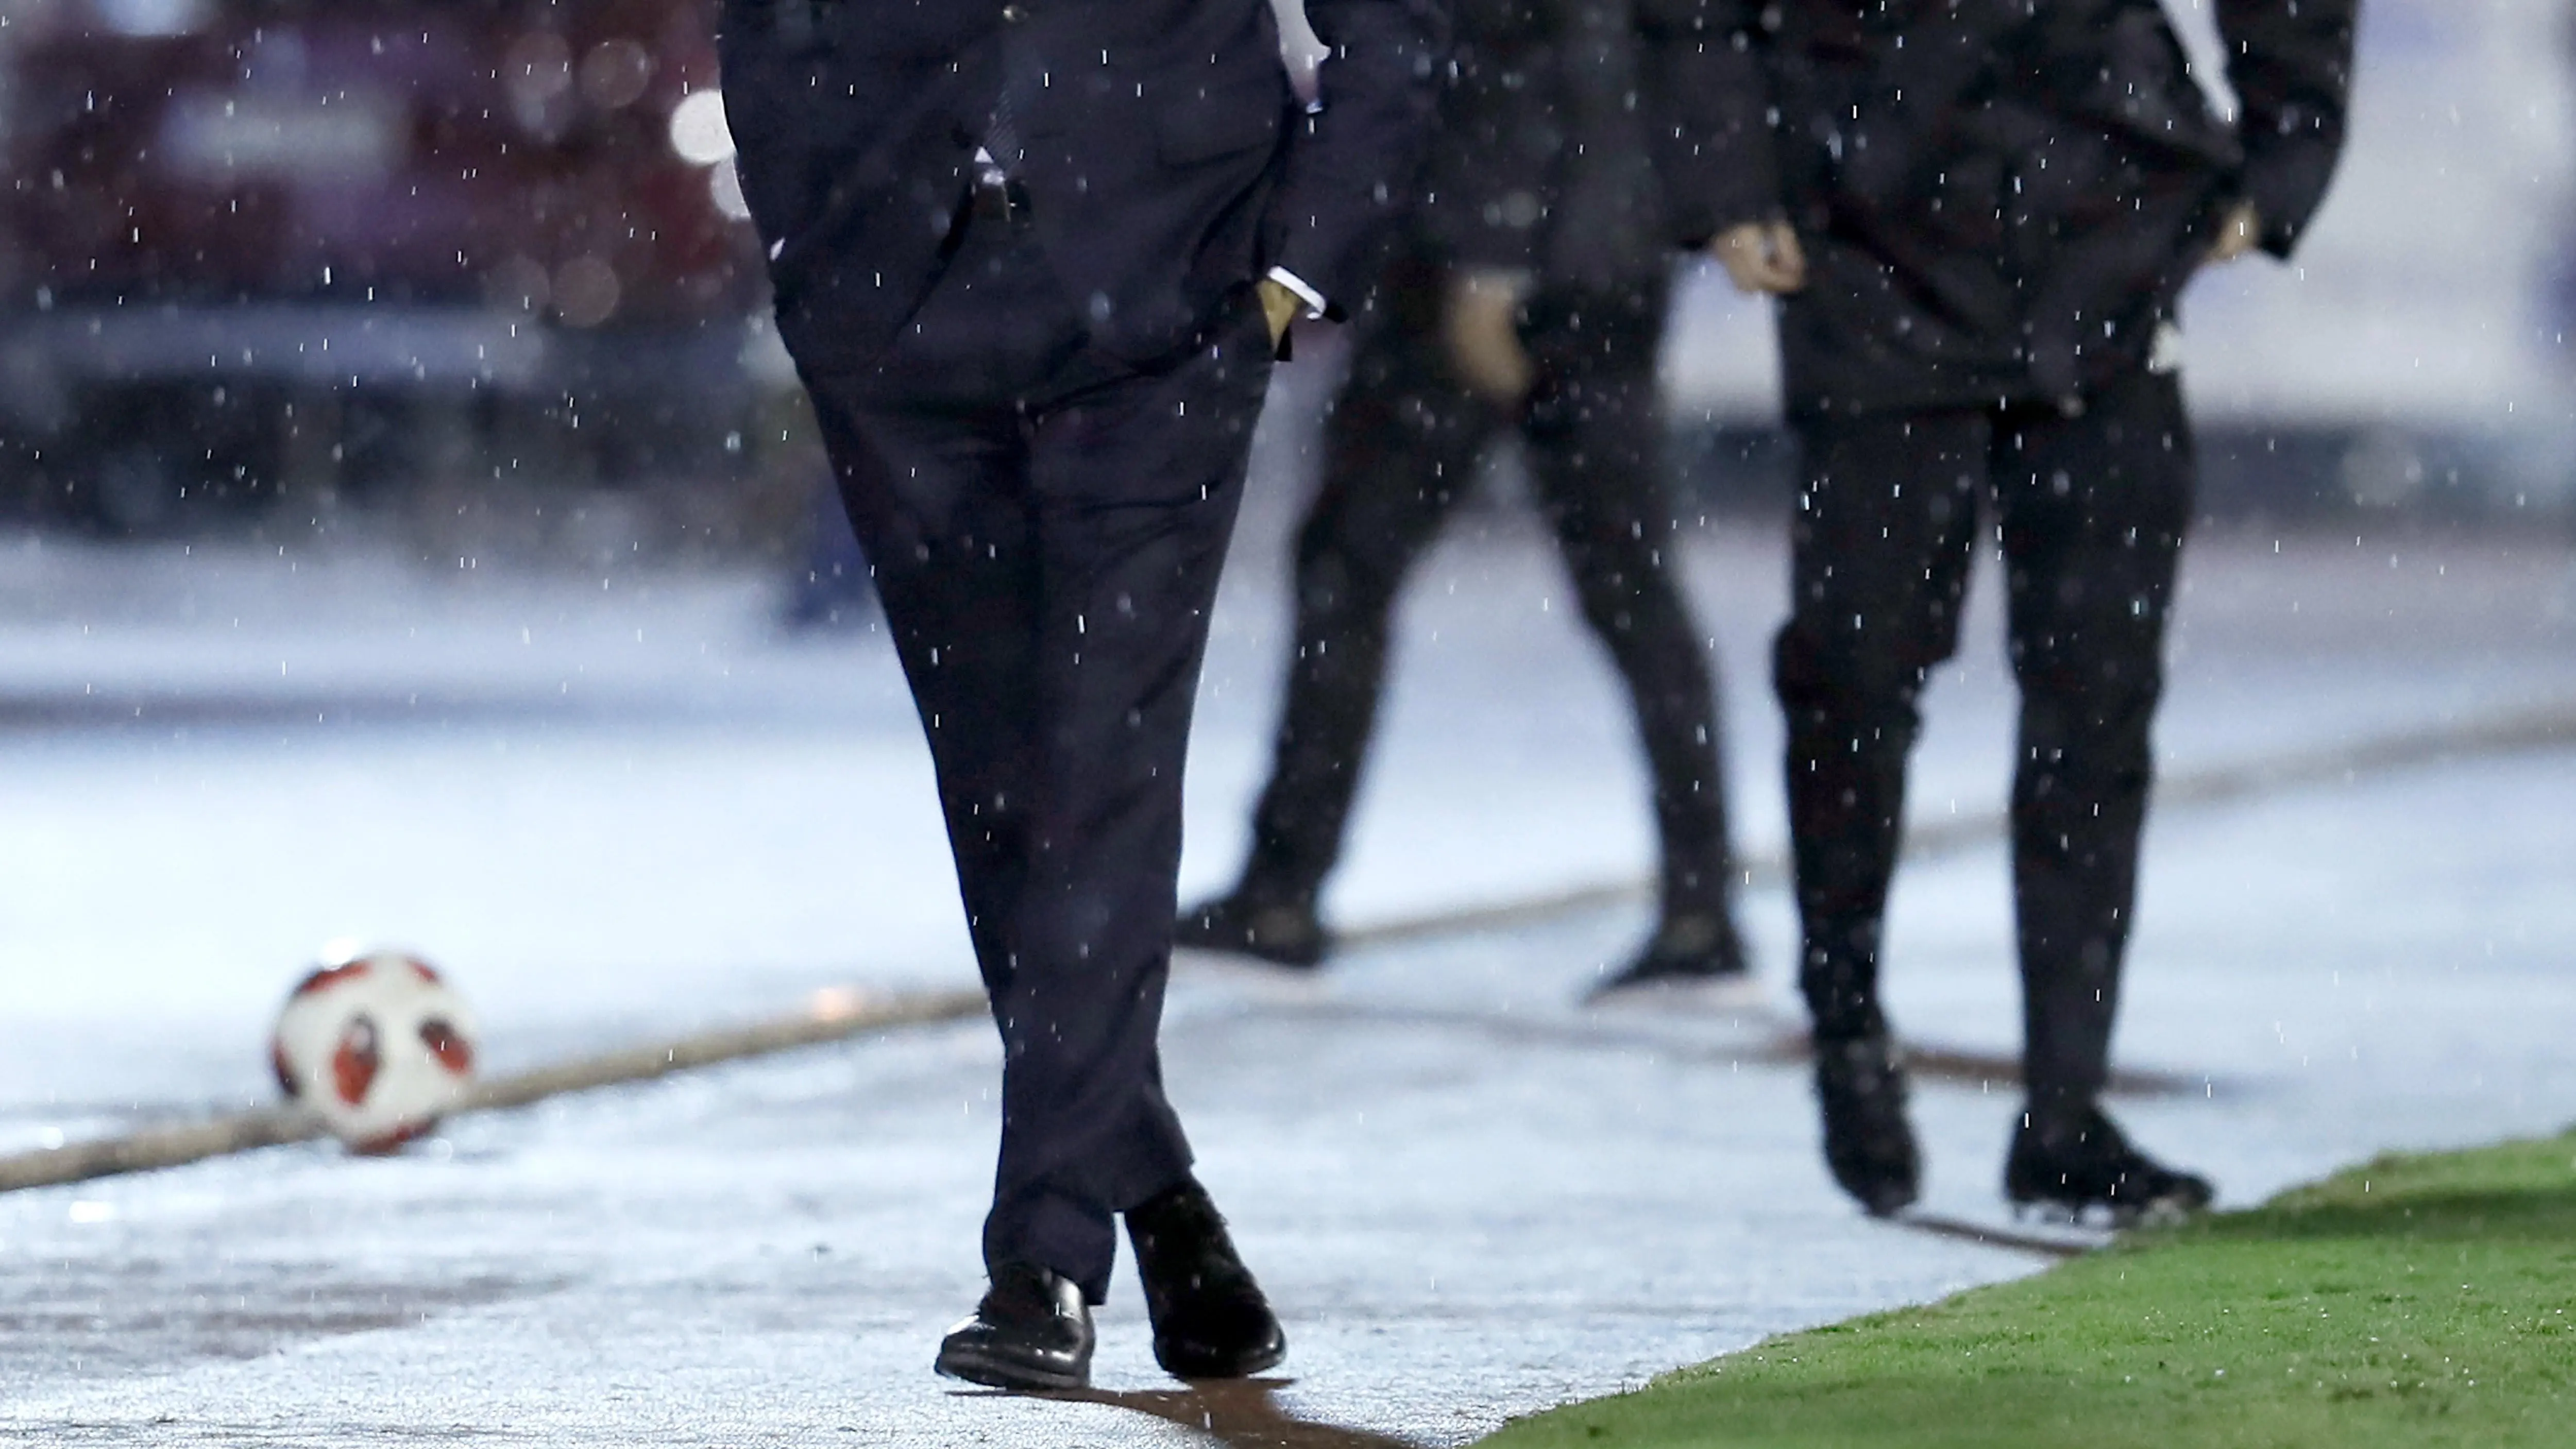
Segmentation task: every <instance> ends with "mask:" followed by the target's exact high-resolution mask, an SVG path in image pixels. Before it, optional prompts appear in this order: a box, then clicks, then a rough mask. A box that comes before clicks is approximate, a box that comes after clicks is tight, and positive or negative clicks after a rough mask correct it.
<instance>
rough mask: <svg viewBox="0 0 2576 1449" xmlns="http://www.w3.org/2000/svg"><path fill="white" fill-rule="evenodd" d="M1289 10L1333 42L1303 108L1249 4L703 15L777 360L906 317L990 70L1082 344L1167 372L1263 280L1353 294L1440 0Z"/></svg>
mask: <svg viewBox="0 0 2576 1449" xmlns="http://www.w3.org/2000/svg"><path fill="white" fill-rule="evenodd" d="M1307 14H1308V17H1309V19H1310V20H1311V21H1312V23H1313V24H1314V27H1315V30H1316V33H1317V34H1318V35H1319V36H1320V37H1322V39H1323V40H1324V41H1325V43H1326V44H1328V45H1330V46H1332V47H1333V56H1332V58H1331V59H1328V60H1327V61H1326V62H1325V63H1324V65H1323V67H1322V69H1321V72H1320V74H1319V78H1318V79H1319V86H1320V94H1319V99H1318V104H1317V105H1316V107H1315V108H1313V109H1312V110H1311V111H1310V110H1308V109H1306V108H1303V107H1300V106H1299V105H1298V103H1297V101H1296V99H1295V97H1294V95H1293V94H1292V92H1291V90H1290V87H1289V82H1288V75H1287V70H1286V67H1285V65H1284V64H1283V62H1282V60H1281V58H1280V53H1279V35H1278V30H1277V26H1276V22H1275V21H1274V20H1273V18H1272V14H1271V10H1270V6H1269V4H1268V0H1007V3H1006V0H728V3H727V4H726V7H725V12H724V22H723V30H722V32H721V35H720V38H719V53H720V56H721V59H722V62H723V69H724V88H725V111H726V116H727V119H728V121H729V123H730V124H731V127H732V130H733V135H734V140H735V143H736V146H737V148H738V165H739V166H740V169H741V173H742V181H743V194H744V196H745V198H746V199H747V200H748V201H749V202H750V205H751V212H752V219H753V222H754V223H755V224H756V225H757V226H758V227H759V229H760V233H761V237H762V240H763V241H764V242H765V243H766V245H767V246H768V248H769V256H770V274H771V280H772V283H773V286H774V289H775V292H776V304H777V308H778V319H779V330H780V333H781V334H782V336H783V337H784V338H785V340H786V341H787V344H788V346H789V349H790V350H791V352H793V353H794V355H795V356H796V357H797V359H798V360H799V362H800V363H802V364H804V365H805V366H806V367H808V368H815V367H825V368H829V367H835V366H852V365H861V364H864V363H866V362H867V361H869V360H871V359H873V358H874V357H875V356H876V355H877V354H879V353H880V352H882V351H883V350H884V348H885V347H886V346H887V344H888V343H890V342H891V341H892V339H893V338H894V336H895V335H896V333H897V332H898V331H900V329H901V328H902V326H903V325H904V323H905V322H906V321H907V320H908V319H910V317H911V316H912V314H913V313H914V311H915V310H917V309H918V308H919V306H920V304H921V301H922V299H923V298H924V297H925V296H926V295H927V294H928V292H929V290H930V288H931V286H932V284H933V283H934V282H935V281H936V280H937V279H938V275H939V271H940V267H941V264H942V257H943V249H944V243H945V242H946V240H947V238H948V236H949V233H950V230H951V228H952V226H953V224H954V222H955V220H956V217H957V214H958V210H959V207H960V205H961V204H962V202H963V201H964V199H965V197H966V195H967V193H968V190H969V187H970V185H971V183H972V176H973V169H972V168H973V157H974V153H975V150H976V148H977V146H978V145H979V144H980V143H981V142H982V141H983V140H984V139H985V137H986V136H987V135H988V134H989V132H990V129H991V123H992V117H993V111H994V104H995V102H996V100H997V98H998V97H999V96H1000V94H1001V91H1002V87H1003V81H1004V75H1005V68H1006V66H1007V67H1009V68H1011V70H1012V73H1013V74H1015V75H1018V76H1019V77H1021V78H1022V80H1021V83H1020V84H1017V85H1015V86H1014V90H1013V96H1014V102H1013V111H1014V125H1015V128H1016V130H1017V131H1018V132H1019V134H1020V136H1021V138H1022V140H1023V141H1024V143H1025V155H1024V159H1023V162H1022V164H1021V165H1020V167H1019V168H1018V170H1017V173H1016V174H1017V179H1019V180H1020V181H1021V182H1022V183H1023V184H1024V185H1025V186H1026V188H1027V190H1028V193H1029V196H1030V205H1031V211H1032V214H1033V217H1034V221H1035V224H1036V226H1037V228H1038V233H1039V238H1040V241H1041V243H1042V244H1043V246H1044V248H1045V251H1046V254H1047V257H1048V260H1049V261H1050V262H1051V263H1052V264H1053V265H1054V267H1055V269H1056V272H1057V274H1058V278H1059V280H1060V281H1062V283H1063V284H1064V286H1065V289H1066V291H1067V293H1068V294H1069V295H1070V296H1071V297H1072V298H1073V300H1074V301H1075V302H1076V304H1077V305H1079V306H1081V307H1082V308H1083V309H1084V310H1085V311H1086V313H1087V315H1088V316H1089V318H1090V321H1091V324H1092V340H1093V342H1094V343H1095V344H1096V345H1098V346H1100V347H1102V348H1104V349H1106V350H1108V351H1109V352H1111V353H1113V354H1116V355H1119V356H1122V357H1126V358H1128V359H1130V360H1136V361H1144V360H1149V359H1152V358H1155V357H1160V356H1164V355H1167V354H1169V353H1171V352H1172V351H1174V350H1176V349H1178V348H1180V347H1184V346H1187V345H1189V343H1190V342H1191V341H1192V340H1193V338H1194V337H1195V336H1196V335H1197V334H1198V333H1199V331H1200V330H1201V329H1202V328H1203V327H1204V325H1205V324H1206V323H1207V321H1208V320H1209V319H1210V318H1211V317H1212V316H1213V315H1214V314H1215V312H1216V309H1217V308H1218V307H1219V305H1220V304H1221V303H1222V301H1223V299H1224V298H1225V297H1226V295H1227V294H1228V293H1230V292H1233V291H1235V290H1237V289H1239V288H1241V287H1243V286H1246V285H1248V284H1249V283H1250V282H1251V281H1252V280H1254V279H1255V278H1257V277H1259V276H1260V275H1261V274H1262V273H1263V272H1264V271H1265V270H1266V269H1268V268H1269V267H1271V266H1274V265H1275V266H1284V267H1286V268H1287V269H1288V270H1290V271H1292V272H1294V273H1295V274H1297V275H1298V276H1299V277H1300V278H1302V279H1304V280H1305V281H1306V282H1307V283H1308V284H1309V285H1311V286H1313V287H1315V288H1316V289H1318V290H1319V291H1321V292H1322V293H1323V294H1324V295H1325V296H1326V297H1328V298H1334V299H1339V298H1346V297H1351V296H1354V295H1355V294H1356V293H1357V291H1358V290H1359V288H1360V287H1361V286H1362V285H1363V284H1364V281H1365V278H1364V277H1362V276H1360V275H1358V274H1357V273H1358V272H1359V271H1361V270H1362V269H1363V266H1364V263H1363V262H1362V260H1361V253H1362V251H1363V249H1364V248H1365V246H1366V244H1367V243H1368V241H1369V240H1370V238H1371V237H1372V235H1373V234H1374V233H1375V231H1376V230H1377V228H1378V227H1380V226H1381V225H1382V224H1384V223H1385V222H1387V221H1389V220H1391V219H1392V218H1393V216H1394V215H1395V212H1396V209H1397V207H1398V205H1399V203H1400V202H1401V201H1402V199H1403V198H1404V196H1405V195H1406V194H1407V186H1408V183H1409V181H1410V179H1411V175H1412V171H1413V168H1414V165H1415V161H1416V156H1417V150H1418V145H1419V142H1420V139H1421V136H1422V133H1423V132H1424V130H1425V129H1426V127H1427V123H1428V121H1429V117H1430V108H1431V103H1432V99H1433V95H1434V92H1435V89H1436V85H1437V79H1438V71H1439V67H1440V65H1441V63H1442V61H1443V58H1444V55H1445V50H1446V45H1447V33H1446V22H1445V18H1444V14H1443V11H1442V10H1441V8H1440V4H1439V0H1309V3H1308V5H1307Z"/></svg>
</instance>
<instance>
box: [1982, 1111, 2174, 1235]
mask: <svg viewBox="0 0 2576 1449" xmlns="http://www.w3.org/2000/svg"><path fill="white" fill-rule="evenodd" d="M2033 1120H2034V1119H2033V1118H2032V1116H2031V1114H2029V1113H2027V1112H2025V1113H2023V1114H2022V1119H2021V1122H2022V1125H2021V1126H2020V1127H2018V1128H2016V1129H2014V1131H2013V1142H2012V1152H2011V1153H2010V1155H2008V1156H2007V1157H2005V1159H2004V1196H2006V1197H2008V1198H2010V1199H2012V1202H2013V1206H2015V1207H2019V1208H2029V1207H2038V1208H2056V1209H2059V1210H2061V1211H2064V1212H2066V1213H2069V1214H2071V1215H2073V1216H2075V1217H2079V1218H2080V1217H2082V1216H2084V1215H2085V1213H2086V1212H2087V1210H2089V1209H2094V1208H2100V1209H2103V1210H2104V1211H2106V1212H2108V1213H2109V1214H2110V1217H2111V1221H2113V1222H2114V1223H2117V1224H2120V1225H2122V1226H2126V1225H2128V1224H2131V1223H2135V1222H2138V1221H2140V1220H2142V1219H2143V1220H2149V1221H2170V1220H2173V1219H2178V1218H2185V1217H2189V1216H2190V1215H2192V1214H2193V1213H2196V1212H2199V1211H2200V1210H2202V1209H2203V1208H2206V1207H2208V1206H2209V1203H2210V1199H2211V1198H2213V1197H2215V1196H2217V1192H2216V1190H2215V1189H2213V1188H2212V1187H2211V1186H2210V1185H2209V1179H2207V1178H2205V1177H2198V1176H2194V1175H2193V1174H2191V1173H2188V1172H2180V1171H2176V1170H2175V1169H2173V1168H2170V1167H2167V1166H2165V1165H2164V1164H2163V1163H2161V1162H2158V1161H2156V1160H2155V1159H2154V1158H2152V1157H2149V1156H2148V1155H2146V1154H2145V1153H2143V1152H2140V1151H2139V1150H2138V1149H2137V1148H2135V1147H2133V1146H2131V1145H2130V1144H2129V1139H2128V1138H2127V1137H2126V1136H2124V1135H2122V1134H2121V1132H2120V1129H2119V1127H2118V1126H2117V1125H2116V1124H2114V1123H2113V1122H2112V1121H2111V1119H2110V1118H2109V1117H2106V1116H2104V1115H2103V1114H2102V1109H2101V1108H2099V1107H2093V1108H2088V1109H2086V1111H2085V1112H2084V1114H2083V1115H2082V1116H2081V1117H2079V1118H2078V1119H2076V1121H2075V1122H2074V1123H2073V1124H2072V1125H2070V1126H2066V1127H2063V1128H2060V1129H2058V1130H2056V1131H2053V1132H2043V1131H2042V1130H2040V1129H2039V1128H2037V1127H2035V1126H2033V1125H2032V1123H2033Z"/></svg>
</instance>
